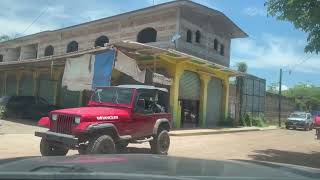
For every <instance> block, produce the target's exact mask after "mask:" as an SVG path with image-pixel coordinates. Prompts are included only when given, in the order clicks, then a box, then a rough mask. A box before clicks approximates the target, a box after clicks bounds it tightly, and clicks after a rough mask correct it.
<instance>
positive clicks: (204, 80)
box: [199, 74, 211, 127]
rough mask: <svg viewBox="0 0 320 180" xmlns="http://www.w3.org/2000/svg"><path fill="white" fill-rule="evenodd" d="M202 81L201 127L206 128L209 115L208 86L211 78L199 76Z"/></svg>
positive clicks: (205, 75) (204, 75) (203, 75)
mask: <svg viewBox="0 0 320 180" xmlns="http://www.w3.org/2000/svg"><path fill="white" fill-rule="evenodd" d="M199 77H200V81H201V85H200V86H201V88H200V91H201V92H200V108H199V119H200V123H199V125H200V127H205V124H206V118H207V117H206V115H207V99H208V84H209V81H210V79H211V77H210V76H209V75H207V74H199Z"/></svg>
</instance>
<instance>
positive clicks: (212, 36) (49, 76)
mask: <svg viewBox="0 0 320 180" xmlns="http://www.w3.org/2000/svg"><path fill="white" fill-rule="evenodd" d="M244 37H247V34H246V33H245V32H243V31H242V30H241V29H240V28H239V27H238V26H237V25H235V24H234V23H233V22H232V21H231V20H230V19H229V18H228V17H227V16H226V15H224V14H223V13H222V12H219V11H217V10H214V9H210V8H208V7H206V6H203V5H200V4H197V3H194V2H192V1H187V0H179V1H172V2H169V3H164V4H159V5H155V6H151V7H148V8H144V9H139V10H136V11H131V12H127V13H123V14H119V15H115V16H112V17H107V18H103V19H99V20H95V21H91V22H87V23H83V24H79V25H75V26H71V27H67V28H63V29H58V30H53V31H44V32H40V33H37V34H32V35H28V36H24V37H20V38H16V39H13V40H9V41H6V42H2V43H0V84H1V85H0V94H2V95H36V96H42V97H45V98H46V99H47V100H48V101H49V102H51V103H54V104H59V105H63V104H66V103H68V102H69V103H70V102H73V103H71V104H73V105H74V104H75V103H74V102H76V104H82V103H83V98H82V97H81V96H83V92H69V91H68V90H65V89H63V88H62V87H61V78H62V76H63V63H48V60H50V59H51V60H55V59H59V58H60V59H61V58H62V59H63V58H67V57H71V56H77V54H78V53H80V52H88V53H89V52H91V53H92V52H93V51H94V49H95V48H96V47H103V46H104V44H105V43H111V44H113V43H117V42H120V41H123V40H131V41H137V42H140V43H146V44H148V45H151V46H155V47H160V48H163V49H175V50H177V51H180V52H183V53H186V54H189V55H192V56H195V57H197V58H201V59H205V60H207V61H208V62H212V63H214V64H217V65H219V67H225V69H228V67H229V64H230V46H231V40H232V39H233V38H244ZM173 38H176V40H175V41H172V39H173ZM42 60H43V63H42ZM26 62H28V63H26ZM32 62H34V63H32ZM220 65H221V66H220ZM147 66H148V65H146V64H144V65H143V64H142V65H141V68H147ZM181 67H183V66H181ZM185 67H187V66H185ZM164 71H165V70H164ZM200 71H201V70H199V69H195V68H189V69H188V68H186V69H182V70H181V72H180V74H179V77H180V78H179V79H178V80H179V82H180V86H181V87H184V88H187V90H186V89H181V92H189V94H188V93H185V94H184V95H181V96H179V100H180V106H181V108H182V111H183V112H182V113H181V114H182V116H184V114H187V111H190V112H192V114H199V109H200V107H201V106H202V105H201V103H200V99H201V96H202V94H201V93H200V92H202V91H195V90H196V89H198V88H194V87H196V86H198V87H201V88H202V87H206V88H208V86H207V85H206V86H203V85H201V83H202V82H203V80H204V79H206V81H205V82H206V83H207V84H210V82H211V81H210V80H212V79H213V80H212V81H214V82H212V83H213V85H212V87H209V88H211V89H212V91H215V92H216V94H215V95H214V96H217V97H220V99H221V97H222V96H224V95H225V96H227V94H228V93H226V92H225V91H226V90H227V89H228V87H227V86H228V80H227V79H228V78H227V77H228V75H221V74H219V73H216V74H214V73H211V74H210V73H209V74H208V73H199V72H200ZM161 72H162V71H161ZM163 73H164V74H165V75H167V76H170V77H171V78H172V79H175V77H174V76H175V74H170V73H166V72H163ZM220 75H221V76H223V77H221V79H219V76H220ZM204 77H205V78H204ZM216 87H218V89H215V88H216ZM206 91H207V89H206ZM208 91H210V89H208ZM189 96H190V98H188V97H189ZM222 99H225V101H224V102H222V100H218V101H217V103H214V104H213V106H219V107H217V110H221V107H220V106H222V105H223V104H228V103H227V102H226V101H227V98H222ZM78 102H79V103H78ZM217 104H218V105H217ZM208 106H211V105H210V104H209V105H208ZM184 109H186V111H185V112H184ZM187 109H188V110H187ZM224 111H225V112H226V108H224ZM214 112H215V111H214ZM196 117H199V116H198V115H197V116H196ZM218 117H219V120H220V119H221V118H222V117H223V116H222V115H219V116H218ZM181 119H183V117H181ZM181 121H183V120H181ZM191 121H192V122H191ZM191 121H190V122H189V121H188V120H186V122H185V124H187V123H188V122H189V123H191V124H192V123H193V124H197V125H199V120H197V121H196V122H194V121H193V120H191ZM178 126H180V124H179V125H178Z"/></svg>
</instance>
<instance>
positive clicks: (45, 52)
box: [44, 45, 54, 56]
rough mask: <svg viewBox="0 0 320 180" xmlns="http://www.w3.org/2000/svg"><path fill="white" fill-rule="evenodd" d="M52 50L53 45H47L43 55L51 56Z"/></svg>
mask: <svg viewBox="0 0 320 180" xmlns="http://www.w3.org/2000/svg"><path fill="white" fill-rule="evenodd" d="M53 52H54V48H53V46H51V45H49V46H47V47H46V49H45V50H44V56H52V55H53Z"/></svg>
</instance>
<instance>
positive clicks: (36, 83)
mask: <svg viewBox="0 0 320 180" xmlns="http://www.w3.org/2000/svg"><path fill="white" fill-rule="evenodd" d="M32 76H33V95H34V96H37V95H38V91H39V73H38V72H36V71H34V72H32Z"/></svg>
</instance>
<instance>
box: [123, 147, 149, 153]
mask: <svg viewBox="0 0 320 180" xmlns="http://www.w3.org/2000/svg"><path fill="white" fill-rule="evenodd" d="M121 153H123V154H127V153H130V154H151V149H150V148H136V147H128V148H126V149H125V150H124V151H122V152H121Z"/></svg>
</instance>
